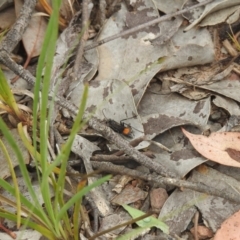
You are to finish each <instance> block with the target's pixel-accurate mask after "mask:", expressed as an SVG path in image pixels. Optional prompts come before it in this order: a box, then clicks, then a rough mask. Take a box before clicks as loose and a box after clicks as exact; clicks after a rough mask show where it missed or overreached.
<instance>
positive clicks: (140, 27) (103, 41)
mask: <svg viewBox="0 0 240 240" xmlns="http://www.w3.org/2000/svg"><path fill="white" fill-rule="evenodd" d="M212 1H213V0H207V1H204V2H201V3H199V4H196V5H194V6H192V7H188V8H185V9H183V10H180V11H177V12H174V13H169V14H167V15H165V16H163V17H160V18H157V19H154V20H152V21H149V22H147V23H144V24H141V25H139V26H136V27H133V28H130V29H129V30H126V31H123V32H121V33H117V34H115V35H113V36H111V37H107V38H104V39H102V40H100V41H98V42H95V43H93V44H90V45H89V46H86V47H85V48H84V51H87V50H90V49H92V48H95V47H98V46H100V45H102V44H104V43H107V42H110V41H112V40H114V39H117V38H120V37H124V36H126V35H130V34H132V33H135V32H138V31H140V30H142V29H145V28H147V27H150V26H152V25H155V24H157V23H160V22H163V21H166V20H169V19H171V18H172V17H176V16H178V15H181V14H183V13H186V12H188V11H190V10H193V9H195V8H198V7H200V6H203V5H206V4H208V3H210V2H212Z"/></svg>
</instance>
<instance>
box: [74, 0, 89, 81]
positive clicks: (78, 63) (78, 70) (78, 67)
mask: <svg viewBox="0 0 240 240" xmlns="http://www.w3.org/2000/svg"><path fill="white" fill-rule="evenodd" d="M88 2H89V0H83V2H82V31H83V35H82V37H81V39H80V42H79V45H78V50H77V55H76V60H75V63H74V66H73V76H74V77H73V79H74V81H77V80H78V79H80V77H81V74H82V59H83V53H84V47H85V44H86V41H87V38H88V25H89V23H88V22H89V15H90V14H89V12H88Z"/></svg>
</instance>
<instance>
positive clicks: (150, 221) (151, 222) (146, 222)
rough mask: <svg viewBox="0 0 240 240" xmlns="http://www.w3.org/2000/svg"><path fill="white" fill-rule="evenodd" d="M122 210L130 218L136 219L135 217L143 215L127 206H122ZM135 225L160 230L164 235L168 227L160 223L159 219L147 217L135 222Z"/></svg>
mask: <svg viewBox="0 0 240 240" xmlns="http://www.w3.org/2000/svg"><path fill="white" fill-rule="evenodd" d="M122 206H123V208H124V209H125V210H126V211H127V212H128V213H129V214H130V215H131V216H132V218H137V217H141V216H142V215H144V214H145V213H144V212H142V211H140V210H138V209H135V208H132V207H130V206H128V205H125V204H124V205H122ZM136 224H137V225H138V226H139V227H141V228H151V227H156V228H159V229H160V230H162V231H163V232H164V233H168V231H169V227H168V226H167V225H166V224H165V223H164V222H162V221H160V220H159V219H157V218H155V217H151V216H150V217H147V218H144V219H143V220H139V221H137V222H136Z"/></svg>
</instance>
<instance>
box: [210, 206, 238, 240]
mask: <svg viewBox="0 0 240 240" xmlns="http://www.w3.org/2000/svg"><path fill="white" fill-rule="evenodd" d="M239 224H240V211H238V212H236V213H235V214H234V215H232V216H231V217H230V218H228V219H227V220H226V221H225V222H223V224H222V225H221V228H220V229H219V230H218V231H217V233H216V235H215V237H214V240H220V239H225V240H231V239H239V235H240V229H239Z"/></svg>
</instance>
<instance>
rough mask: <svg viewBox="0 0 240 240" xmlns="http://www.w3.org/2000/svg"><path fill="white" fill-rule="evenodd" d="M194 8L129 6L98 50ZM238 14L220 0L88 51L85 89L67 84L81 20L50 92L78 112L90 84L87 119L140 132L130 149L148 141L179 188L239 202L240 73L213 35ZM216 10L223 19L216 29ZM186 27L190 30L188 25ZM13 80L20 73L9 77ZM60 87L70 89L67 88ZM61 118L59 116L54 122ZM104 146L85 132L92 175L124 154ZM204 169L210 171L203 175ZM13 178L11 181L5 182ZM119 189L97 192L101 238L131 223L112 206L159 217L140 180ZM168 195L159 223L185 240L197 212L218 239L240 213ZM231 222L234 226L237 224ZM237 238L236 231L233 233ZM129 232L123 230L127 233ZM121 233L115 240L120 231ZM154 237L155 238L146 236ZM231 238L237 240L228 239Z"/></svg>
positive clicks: (62, 40) (178, 192) (105, 30)
mask: <svg viewBox="0 0 240 240" xmlns="http://www.w3.org/2000/svg"><path fill="white" fill-rule="evenodd" d="M173 3H174V4H173ZM195 3H196V1H188V2H187V3H186V1H184V0H181V1H172V2H171V3H170V2H169V1H144V0H140V1H136V2H135V3H130V5H126V4H125V3H121V8H120V10H118V11H116V12H115V13H113V15H111V16H110V17H109V18H108V19H106V21H105V23H104V25H103V26H101V28H100V31H99V33H98V35H97V37H96V38H95V39H94V41H96V40H97V41H99V40H102V39H104V38H106V37H109V36H112V35H113V34H117V33H119V32H122V31H124V30H127V29H129V28H131V27H135V26H138V25H140V24H142V23H145V22H147V21H150V20H152V19H154V18H158V17H160V16H161V15H162V14H168V13H171V12H174V11H176V10H178V9H181V8H182V7H185V6H187V5H189V4H190V5H193V4H195ZM238 8H239V1H236V0H235V1H234V0H222V1H213V2H212V3H209V4H207V6H202V7H201V9H199V8H198V9H197V10H194V11H191V12H190V13H187V14H183V15H180V16H176V17H175V18H174V19H171V20H168V21H163V22H161V23H159V24H156V25H153V26H151V27H149V28H146V29H143V30H139V31H137V32H135V33H134V34H131V35H128V36H125V37H120V38H118V39H115V40H113V41H110V42H108V43H105V44H103V45H101V46H98V47H97V48H96V49H92V50H90V51H87V52H85V59H84V61H83V62H82V65H83V69H84V71H83V73H84V74H83V75H82V76H79V79H77V81H75V82H74V81H70V82H68V81H67V79H68V78H70V77H69V76H71V71H72V69H71V68H72V62H71V58H72V57H73V56H74V52H75V51H74V44H72V43H73V42H74V40H75V39H77V37H78V36H77V35H78V32H79V30H77V28H79V24H78V21H79V15H77V14H75V15H74V16H73V18H72V21H71V23H70V24H69V26H68V27H67V28H65V30H64V31H63V32H62V33H61V34H60V36H59V39H58V44H57V50H56V55H55V58H54V67H53V72H52V75H53V78H52V89H51V91H54V90H55V87H56V89H59V93H60V94H62V95H64V96H67V97H68V99H69V101H71V103H72V104H74V105H76V106H78V105H79V101H80V99H81V93H82V91H83V86H82V84H81V83H82V82H83V81H88V82H89V86H90V87H89V96H88V102H87V108H86V114H87V115H88V116H91V115H94V116H95V117H96V118H97V119H98V120H99V121H101V122H105V123H106V122H107V120H109V119H111V120H114V121H116V122H117V123H119V124H121V121H122V120H123V122H124V123H125V124H127V126H131V127H132V131H133V133H134V134H133V136H132V138H131V139H128V138H126V137H125V136H124V135H122V138H123V139H126V140H127V141H129V142H131V141H132V140H134V139H138V138H140V137H144V140H145V141H143V142H141V143H140V144H139V145H138V146H137V147H136V148H137V149H142V151H146V150H149V151H151V152H152V153H153V155H154V156H155V158H153V159H151V160H152V161H154V162H159V163H161V164H163V165H165V166H167V168H168V169H169V171H170V172H173V173H175V174H176V176H177V177H178V178H179V179H183V178H185V179H186V180H187V181H190V182H196V183H199V182H200V183H203V184H205V185H206V186H209V189H211V188H214V189H217V190H219V192H222V191H224V192H229V194H231V191H234V192H238V193H239V189H238V188H239V187H238V185H239V181H240V179H237V177H234V176H230V174H229V172H227V170H226V169H229V167H228V166H232V167H234V172H236V173H235V176H236V175H238V174H237V173H239V170H238V169H235V168H236V167H239V166H240V161H239V160H240V154H239V152H240V149H239V147H238V144H237V143H238V139H239V137H240V135H239V132H230V131H231V129H232V128H233V127H234V126H230V125H229V121H230V120H231V119H232V118H233V117H234V116H239V102H240V99H239V90H238V89H239V87H240V86H239V83H240V80H239V72H237V71H238V69H239V65H238V62H236V63H234V64H233V63H232V64H231V62H230V61H231V59H228V54H227V52H226V50H224V49H223V48H221V49H220V50H219V49H216V44H219V45H221V44H222V43H221V40H219V39H215V38H213V37H214V36H216V35H214V34H213V31H214V28H215V27H216V26H215V24H217V23H220V22H221V23H222V24H223V25H224V24H225V22H228V23H229V21H234V20H233V18H232V19H230V15H231V14H233V13H234V14H235V18H234V19H235V20H236V19H237V18H236V16H237V10H238ZM226 10H228V11H226ZM216 11H217V14H218V19H217V20H216V21H214V22H213V17H214V14H216ZM63 12H64V11H63ZM70 12H71V10H70V9H69V6H68V5H66V9H65V13H66V14H67V15H66V16H67V17H66V18H67V19H68V21H70V16H71V14H70ZM211 17H212V19H211ZM238 18H239V17H238ZM186 19H187V20H188V21H189V23H187V24H186ZM214 19H216V17H214ZM201 20H203V21H201ZM236 21H239V20H236ZM199 23H200V25H199ZM231 23H232V22H231ZM238 24H239V23H238ZM209 25H212V28H209V29H208V28H205V27H204V26H209ZM37 26H39V25H37V23H33V28H32V27H30V28H28V31H29V32H30V33H29V34H30V35H29V37H27V39H26V40H23V41H24V47H25V51H26V52H27V53H28V55H31V54H32V45H31V44H30V43H29V42H31V41H32V42H33V43H34V46H35V45H36V41H37V42H38V41H39V43H41V41H42V37H41V36H40V35H39V36H38V38H37V40H36V39H35V40H34V38H33V37H34V36H35V37H36V31H37V29H38V27H37ZM196 26H197V27H196ZM199 26H203V27H202V28H200V27H199ZM0 27H1V26H0ZM96 29H97V28H96ZM229 32H231V31H230V30H229ZM215 34H217V32H215ZM91 44H92V39H91V40H88V41H87V45H91ZM40 45H41V44H40ZM38 48H39V47H38ZM27 49H30V50H29V51H28V50H27ZM30 52H31V54H30ZM216 53H217V54H218V55H216ZM34 55H38V54H37V53H36V54H34ZM31 56H32V57H33V55H31ZM216 57H218V58H217V59H216ZM68 58H69V59H70V60H69V61H67V59H68ZM223 60H226V61H227V63H230V66H228V67H226V66H224V63H223ZM214 61H215V62H214ZM214 63H215V65H214ZM203 65H204V66H203ZM63 66H66V68H67V70H66V72H65V73H64V74H65V75H64V74H63V76H62V77H61V78H60V77H59V76H60V75H61V74H60V73H61V72H63V70H65V69H64V68H63ZM6 72H11V71H9V70H6ZM233 72H234V73H233ZM8 79H10V77H8ZM21 81H22V79H21V80H19V81H18V82H17V83H16V84H19V85H15V86H14V87H16V86H17V87H18V88H21V89H27V87H26V86H24V85H20V83H21ZM58 81H61V83H60V84H59V82H58ZM23 84H24V83H23ZM61 91H62V92H61ZM166 91H167V93H166ZM58 112H59V109H57V111H56V115H55V118H56V117H57V113H58ZM54 120H55V119H54ZM234 124H235V123H234ZM236 124H237V123H236ZM236 124H235V125H236ZM229 126H230V127H229ZM180 127H184V129H187V130H188V131H186V130H183V132H184V134H185V135H184V134H183V133H182V132H181V129H180ZM226 129H227V131H226ZM209 130H210V131H212V133H211V134H210V135H209V136H204V135H200V134H202V133H204V134H206V131H209ZM218 131H219V132H218ZM192 133H194V134H192ZM99 137H101V136H100V135H99V134H97V133H96V132H95V131H93V130H92V129H89V128H85V129H84V131H83V132H81V136H77V137H76V139H75V142H74V145H73V148H72V152H73V153H75V154H76V155H77V156H78V157H80V158H81V159H83V162H84V166H85V170H86V172H87V173H90V172H91V171H93V168H92V166H91V157H92V156H93V155H95V152H98V151H100V152H101V151H102V152H103V153H105V152H104V151H107V152H110V153H111V151H112V150H113V149H114V150H117V148H116V146H114V145H109V144H106V146H107V150H104V151H103V150H102V148H101V147H99V146H100V145H101V144H100V143H101V140H99V139H98V140H97V141H93V139H94V138H99ZM149 140H153V142H156V143H161V144H162V145H164V146H165V147H167V148H168V149H169V150H170V151H168V152H167V151H166V150H164V149H160V148H159V147H157V146H156V145H153V144H151V142H149ZM190 142H191V144H190ZM193 147H194V148H195V149H196V150H197V151H196V150H194V148H193ZM79 149H80V150H79ZM96 156H97V155H96ZM208 160H211V161H215V162H217V163H218V164H221V170H220V168H219V165H218V164H214V163H213V162H211V161H208ZM204 163H205V165H204ZM131 164H132V165H131ZM199 165H201V167H199V168H197V166H199ZM129 166H130V168H133V169H136V170H139V171H142V172H144V173H145V172H146V173H148V174H151V172H150V171H149V170H148V169H146V168H144V167H142V168H141V166H138V165H136V163H134V162H133V161H131V163H129ZM230 172H233V170H232V171H230ZM121 174H122V175H123V174H125V173H124V172H123V173H121ZM4 176H6V173H4V174H3V175H2V177H4ZM94 179H95V178H92V179H89V181H90V182H91V181H94ZM116 184H117V182H115V183H112V184H110V183H109V185H106V184H105V185H103V186H102V188H103V189H106V190H105V191H104V190H100V189H96V192H97V193H96V192H95V193H92V194H93V195H92V196H91V198H92V199H94V201H95V204H96V205H97V207H98V210H100V212H101V213H102V217H103V216H104V217H103V219H102V220H101V221H100V224H99V225H100V226H101V227H100V229H101V230H103V229H108V228H109V227H110V226H112V224H113V219H115V218H116V217H117V216H123V217H122V218H121V217H119V218H118V220H117V221H116V223H115V225H116V224H119V223H122V222H124V221H127V220H129V216H128V215H126V212H125V211H124V210H123V209H121V210H119V214H117V215H116V213H115V212H114V211H115V208H116V207H113V206H112V205H111V204H112V203H113V202H115V204H119V205H122V204H132V205H134V206H135V207H136V208H142V209H143V210H144V211H145V212H147V211H149V210H150V209H151V206H150V203H149V202H148V201H149V199H148V196H147V195H148V194H149V193H150V191H149V193H148V192H147V191H146V189H148V188H149V187H151V188H153V189H154V188H155V187H153V186H150V184H147V183H143V182H141V181H137V184H138V186H136V185H134V184H136V182H135V179H131V180H129V182H126V183H125V184H124V185H123V186H121V189H120V190H119V191H118V192H117V193H113V192H111V191H112V190H113V189H114V188H115V187H116ZM164 187H165V188H166V190H167V192H168V193H169V197H168V199H167V200H166V202H165V204H164V205H163V207H162V209H161V210H159V214H158V215H159V218H161V220H162V221H164V223H166V224H167V225H168V227H169V233H170V235H171V236H174V234H177V235H178V236H183V233H184V231H187V230H186V229H188V227H189V226H190V225H191V224H193V223H192V218H193V216H194V215H195V214H196V212H200V213H201V214H202V219H200V220H199V223H195V224H197V225H199V224H202V225H205V226H206V227H208V228H210V229H211V230H213V231H214V232H216V231H217V229H219V228H220V226H221V224H222V223H223V222H224V220H226V219H227V218H228V217H229V216H231V215H233V214H234V213H235V212H237V211H238V210H239V209H240V207H239V204H236V203H232V202H230V201H227V200H224V199H223V198H220V197H216V196H212V195H211V194H209V195H206V194H203V193H199V192H197V191H193V190H189V189H186V188H183V189H179V188H174V187H173V186H164ZM99 192H100V193H99ZM107 192H109V193H108V194H107ZM110 192H111V194H110ZM94 194H95V195H94ZM100 195H101V196H100ZM113 199H115V201H114V200H113ZM97 200H98V201H99V202H98V203H97ZM103 203H104V204H106V205H105V207H103V206H102V204H103ZM104 204H103V205H104ZM146 206H148V207H146ZM108 218H109V219H110V220H109V219H108ZM229 221H230V223H231V218H229ZM232 221H235V219H233V220H232ZM227 224H229V223H227ZM223 226H224V225H223ZM228 226H229V225H228ZM223 229H224V228H223V227H222V228H221V231H224V230H223ZM228 229H229V228H228V227H227V228H226V230H228ZM121 230H124V227H122V228H121ZM221 231H220V230H219V231H218V233H217V234H216V236H215V238H216V239H217V237H218V236H219V235H220V239H221V237H222V239H223V236H225V235H224V233H223V232H221ZM115 234H116V235H114V236H115V237H116V236H118V235H119V234H120V232H119V231H118V232H115ZM147 235H150V234H149V233H146V236H147ZM231 237H232V235H231V234H230V236H227V237H224V239H230V238H231Z"/></svg>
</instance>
